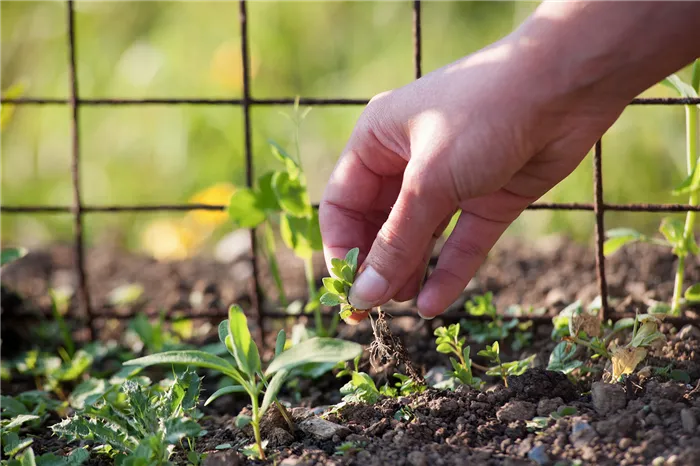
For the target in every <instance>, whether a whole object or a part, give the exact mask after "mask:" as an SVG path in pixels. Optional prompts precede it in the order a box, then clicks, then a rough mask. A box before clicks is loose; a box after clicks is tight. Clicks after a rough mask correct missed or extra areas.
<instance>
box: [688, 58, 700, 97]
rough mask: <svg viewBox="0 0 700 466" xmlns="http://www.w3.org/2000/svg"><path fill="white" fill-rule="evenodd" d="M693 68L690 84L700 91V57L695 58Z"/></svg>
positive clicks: (696, 90)
mask: <svg viewBox="0 0 700 466" xmlns="http://www.w3.org/2000/svg"><path fill="white" fill-rule="evenodd" d="M692 70H693V71H692V75H691V78H690V85H691V86H692V87H693V89H695V92H700V58H696V59H695V61H694V62H693V68H692Z"/></svg>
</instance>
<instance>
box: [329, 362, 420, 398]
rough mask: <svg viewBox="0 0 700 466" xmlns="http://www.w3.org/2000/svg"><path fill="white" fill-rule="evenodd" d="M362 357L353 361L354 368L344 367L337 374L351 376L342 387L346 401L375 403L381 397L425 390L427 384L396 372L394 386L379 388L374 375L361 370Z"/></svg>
mask: <svg viewBox="0 0 700 466" xmlns="http://www.w3.org/2000/svg"><path fill="white" fill-rule="evenodd" d="M359 363H360V358H359V357H358V358H355V360H354V361H353V367H354V370H353V369H351V368H348V367H343V368H342V370H341V371H340V372H338V374H337V375H336V377H337V378H340V377H344V376H348V375H349V376H350V381H349V382H348V383H346V384H345V385H344V386H343V387H342V388H341V389H340V393H341V394H343V395H345V397H344V398H343V401H344V402H346V403H359V402H362V403H367V404H374V403H376V402H377V401H378V400H379V398H380V397H382V396H385V397H387V398H396V397H398V396H409V395H412V394H414V393H422V392H423V391H425V388H426V387H425V385H423V384H419V383H417V382H416V381H415V380H413V379H412V378H411V377H408V376H406V375H403V374H399V373H396V374H394V377H395V378H397V379H398V382H396V383H395V384H394V385H393V386H391V385H389V384H388V383H387V384H385V385H384V386H383V387H381V388H377V385H376V384H375V383H374V380H373V379H372V377H370V376H369V374H367V373H365V372H360V370H359Z"/></svg>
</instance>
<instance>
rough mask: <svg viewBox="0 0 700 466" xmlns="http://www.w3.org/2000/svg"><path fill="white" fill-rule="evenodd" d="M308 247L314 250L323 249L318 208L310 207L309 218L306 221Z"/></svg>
mask: <svg viewBox="0 0 700 466" xmlns="http://www.w3.org/2000/svg"><path fill="white" fill-rule="evenodd" d="M308 228H309V231H308V234H307V237H308V241H309V247H311V249H313V250H314V251H323V238H322V237H321V226H320V225H319V223H318V209H312V212H311V218H310V219H309V222H308Z"/></svg>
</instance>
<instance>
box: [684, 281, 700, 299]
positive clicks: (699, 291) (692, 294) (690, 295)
mask: <svg viewBox="0 0 700 466" xmlns="http://www.w3.org/2000/svg"><path fill="white" fill-rule="evenodd" d="M684 297H685V299H686V300H688V301H690V302H691V303H697V302H700V283H696V284H695V285H693V286H690V287H688V289H687V290H685V294H684Z"/></svg>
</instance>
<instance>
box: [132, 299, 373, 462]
mask: <svg viewBox="0 0 700 466" xmlns="http://www.w3.org/2000/svg"><path fill="white" fill-rule="evenodd" d="M219 339H220V340H221V341H222V343H224V344H225V345H226V348H227V350H228V352H229V353H230V355H231V356H232V357H233V361H232V362H231V361H230V360H226V359H223V358H221V357H218V356H215V355H213V354H210V353H206V352H204V351H198V350H177V351H168V352H165V353H159V354H154V355H150V356H145V357H143V358H139V359H134V360H131V361H127V362H126V363H124V364H125V365H138V366H142V367H145V366H150V365H155V364H183V365H189V366H193V367H202V368H206V369H213V370H215V371H218V372H220V373H222V374H223V375H226V376H228V377H230V378H231V379H233V381H234V385H230V386H226V387H223V388H221V389H220V390H217V391H216V392H215V393H214V394H213V395H212V396H210V397H209V399H208V400H207V401H206V403H205V404H209V403H211V402H212V401H214V400H215V399H217V398H218V397H220V396H223V395H227V394H231V393H247V394H248V396H249V397H250V401H251V405H252V416H250V417H246V416H241V415H239V416H238V417H237V419H238V421H237V423H238V424H239V426H240V427H242V426H244V425H246V424H250V425H251V426H252V427H253V433H254V435H255V445H256V447H257V456H258V457H259V458H260V459H264V458H265V451H264V447H263V443H262V438H261V435H260V422H261V420H262V418H263V415H264V414H265V412H266V411H267V410H268V408H270V406H271V405H272V404H273V403H275V405H276V406H277V408H278V409H279V410H280V412H281V413H282V415H283V416H284V417H285V419H286V420H287V422H288V423H289V424H290V426H292V423H291V419H290V417H289V415H288V414H287V412H286V410H285V409H284V407H283V406H282V405H281V404H280V403H279V402H278V401H277V393H278V392H279V390H280V388H282V386H283V385H284V383H285V381H286V380H287V378H288V377H289V375H290V373H291V371H292V370H293V369H294V368H296V367H299V366H302V365H304V364H308V363H323V362H332V363H337V362H339V361H347V360H349V359H353V358H355V357H357V356H359V355H360V354H361V353H362V346H361V345H359V344H357V343H352V342H348V341H343V340H339V339H334V338H321V337H315V338H311V339H309V340H306V341H304V342H302V343H300V344H298V345H296V346H293V347H291V348H289V349H288V350H286V351H285V350H284V348H285V343H286V340H287V337H286V333H285V332H284V330H281V331H280V332H279V334H278V335H277V342H276V345H275V358H274V359H273V360H272V361H271V362H270V364H269V365H268V367H267V369H266V370H265V371H263V370H262V363H261V360H260V353H259V351H258V347H257V345H256V344H255V341H254V340H253V338H252V337H251V334H250V330H249V329H248V322H247V319H246V316H245V314H244V312H243V309H241V308H240V307H239V306H236V305H233V306H231V307H230V308H229V318H228V320H224V321H223V322H221V324H219ZM270 377H271V378H270ZM260 396H263V400H262V404H261V403H260ZM292 427H293V426H292Z"/></svg>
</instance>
